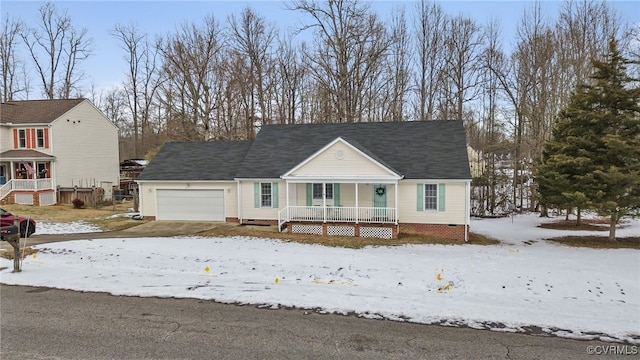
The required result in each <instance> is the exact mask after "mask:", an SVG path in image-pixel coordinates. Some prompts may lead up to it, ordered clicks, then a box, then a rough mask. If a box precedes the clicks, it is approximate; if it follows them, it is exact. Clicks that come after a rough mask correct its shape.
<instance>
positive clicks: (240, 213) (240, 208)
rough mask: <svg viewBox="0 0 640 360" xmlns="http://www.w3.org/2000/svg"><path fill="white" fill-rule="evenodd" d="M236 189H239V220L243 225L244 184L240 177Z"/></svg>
mask: <svg viewBox="0 0 640 360" xmlns="http://www.w3.org/2000/svg"><path fill="white" fill-rule="evenodd" d="M236 183H237V185H236V189H237V191H238V222H239V223H240V225H242V185H241V184H240V179H237V180H236Z"/></svg>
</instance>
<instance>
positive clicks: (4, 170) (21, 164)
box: [0, 150, 56, 205]
mask: <svg viewBox="0 0 640 360" xmlns="http://www.w3.org/2000/svg"><path fill="white" fill-rule="evenodd" d="M2 156H3V158H2V161H0V202H2V203H5V204H6V203H16V204H24V205H53V204H55V203H56V193H55V185H54V183H53V179H52V177H51V169H52V158H51V157H50V156H48V155H45V154H41V153H38V152H36V151H32V150H11V151H7V152H4V153H3V154H2ZM18 156H21V157H23V158H24V157H26V156H32V158H31V159H29V158H28V157H27V159H26V160H19V158H18Z"/></svg>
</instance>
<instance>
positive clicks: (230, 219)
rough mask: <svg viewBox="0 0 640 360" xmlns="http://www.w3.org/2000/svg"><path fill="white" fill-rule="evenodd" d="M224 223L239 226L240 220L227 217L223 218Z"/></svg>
mask: <svg viewBox="0 0 640 360" xmlns="http://www.w3.org/2000/svg"><path fill="white" fill-rule="evenodd" d="M224 222H228V223H235V224H240V219H238V218H237V217H227V218H224Z"/></svg>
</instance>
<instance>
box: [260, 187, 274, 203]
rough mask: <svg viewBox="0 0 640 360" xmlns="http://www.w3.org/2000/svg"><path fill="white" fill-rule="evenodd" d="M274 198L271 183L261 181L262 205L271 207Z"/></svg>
mask: <svg viewBox="0 0 640 360" xmlns="http://www.w3.org/2000/svg"><path fill="white" fill-rule="evenodd" d="M272 199H273V198H272V192H271V183H260V206H262V207H271V204H272V203H273V201H272Z"/></svg>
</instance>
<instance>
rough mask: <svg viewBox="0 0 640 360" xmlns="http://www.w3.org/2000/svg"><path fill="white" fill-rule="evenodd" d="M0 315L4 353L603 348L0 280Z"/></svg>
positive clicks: (515, 354)
mask: <svg viewBox="0 0 640 360" xmlns="http://www.w3.org/2000/svg"><path fill="white" fill-rule="evenodd" d="M0 314H1V321H0V326H1V329H0V330H1V333H0V334H1V345H0V358H1V359H3V360H12V359H20V360H23V359H584V358H587V357H589V355H588V351H589V350H591V351H593V349H598V348H597V347H598V346H599V347H601V348H600V349H602V348H604V347H607V346H609V345H610V344H606V343H601V342H594V341H579V340H570V339H563V338H558V337H551V336H533V335H526V334H513V333H504V332H495V331H488V330H474V329H469V328H451V327H444V326H437V325H421V324H411V323H403V322H394V321H387V320H370V319H362V318H357V317H355V316H350V315H327V314H319V313H317V312H314V311H310V310H301V309H276V310H273V309H261V308H258V307H255V306H240V305H231V304H219V303H215V302H212V301H201V300H194V299H173V298H169V299H160V298H139V297H118V296H111V295H108V294H104V293H83V292H74V291H67V290H56V289H49V288H33V287H23V286H7V285H0ZM618 345H619V344H618ZM627 346H629V345H627ZM626 358H630V357H629V356H627V357H626Z"/></svg>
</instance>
